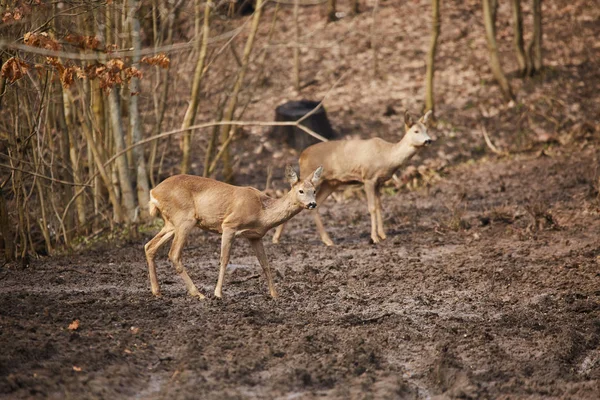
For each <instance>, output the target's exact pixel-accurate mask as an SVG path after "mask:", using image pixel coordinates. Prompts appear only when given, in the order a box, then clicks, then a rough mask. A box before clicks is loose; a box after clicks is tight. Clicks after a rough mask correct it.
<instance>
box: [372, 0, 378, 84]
mask: <svg viewBox="0 0 600 400" xmlns="http://www.w3.org/2000/svg"><path fill="white" fill-rule="evenodd" d="M378 11H379V0H375V5H374V6H373V14H372V21H371V51H372V52H373V76H374V77H376V76H377V75H378V70H379V62H378V60H377V38H376V34H375V30H376V26H377V12H378Z"/></svg>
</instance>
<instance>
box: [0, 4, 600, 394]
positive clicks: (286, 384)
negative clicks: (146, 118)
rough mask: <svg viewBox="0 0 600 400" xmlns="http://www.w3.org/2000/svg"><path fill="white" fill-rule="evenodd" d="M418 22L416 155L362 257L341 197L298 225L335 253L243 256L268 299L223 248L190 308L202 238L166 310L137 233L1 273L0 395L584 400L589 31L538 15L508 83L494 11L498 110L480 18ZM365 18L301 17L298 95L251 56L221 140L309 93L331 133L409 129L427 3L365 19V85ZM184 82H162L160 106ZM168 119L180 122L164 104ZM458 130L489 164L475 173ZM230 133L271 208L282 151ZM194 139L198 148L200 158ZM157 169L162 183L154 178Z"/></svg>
mask: <svg viewBox="0 0 600 400" xmlns="http://www.w3.org/2000/svg"><path fill="white" fill-rule="evenodd" d="M442 3H443V7H442V35H441V37H440V48H439V57H438V59H439V60H438V61H439V64H438V68H439V70H438V73H437V75H436V93H437V100H438V108H437V110H436V114H437V116H438V124H437V126H436V127H435V128H433V129H432V135H433V136H434V137H435V139H436V142H435V143H434V144H433V145H432V146H430V147H429V148H428V149H426V150H425V151H424V152H423V153H421V154H419V155H418V156H417V157H416V158H415V159H414V160H413V162H412V163H411V165H410V166H408V167H407V168H406V169H403V170H401V171H400V173H399V176H400V181H401V182H404V184H402V185H400V186H399V187H394V186H393V185H392V186H390V187H387V188H385V190H384V193H385V195H384V196H383V207H384V216H385V224H386V228H387V231H388V239H387V240H386V241H384V242H383V243H381V244H378V245H373V244H370V243H369V231H370V221H369V218H368V213H367V207H366V202H365V200H364V198H363V195H362V194H361V192H360V191H354V192H346V193H345V194H344V195H341V196H338V197H337V198H336V199H334V198H333V197H332V198H330V199H329V200H328V201H327V203H326V204H325V205H324V206H323V208H322V209H321V212H322V213H323V215H324V220H325V221H326V225H327V229H328V231H329V232H330V234H331V236H332V238H333V240H334V241H335V242H336V247H333V248H328V247H325V246H324V245H323V244H322V243H321V242H320V241H319V240H318V236H317V234H316V231H315V228H314V226H313V222H312V218H311V215H310V212H308V211H304V212H302V213H301V214H299V215H298V216H297V217H295V218H294V219H293V220H292V221H291V222H290V223H289V224H288V227H287V229H286V232H285V235H284V237H283V238H282V242H281V243H280V244H277V245H274V244H271V243H270V238H271V234H268V235H267V237H265V239H264V241H265V247H266V251H267V255H268V257H269V260H270V262H271V265H272V267H273V268H274V269H275V270H276V271H277V273H276V279H275V284H276V286H277V288H278V291H279V293H280V298H279V299H278V300H276V301H274V300H272V299H270V298H269V297H268V295H267V288H266V283H265V281H264V279H263V276H262V274H261V271H260V267H259V265H258V262H257V261H256V259H255V258H254V257H253V255H252V253H251V249H250V248H249V246H248V245H247V244H246V243H245V242H244V241H241V240H240V241H238V242H236V243H235V245H234V247H233V252H232V260H231V264H230V265H229V266H228V270H227V275H226V279H225V285H224V298H223V299H222V300H217V299H214V298H213V297H212V291H213V289H214V284H215V283H216V279H217V266H218V258H219V249H220V246H219V241H220V240H219V237H218V236H215V235H210V234H204V233H201V232H196V233H195V234H194V235H193V236H192V237H191V238H190V240H189V242H188V246H187V248H186V250H185V251H184V263H185V265H186V267H187V268H188V272H189V274H190V276H191V277H192V279H193V280H194V282H195V283H196V285H197V286H198V287H199V288H200V289H201V290H202V291H203V292H204V294H206V295H207V296H208V298H207V299H206V300H205V301H199V300H196V299H192V298H189V297H188V296H187V295H186V293H185V289H184V286H183V284H182V282H180V280H179V278H178V276H177V274H176V273H175V271H174V268H173V267H172V266H171V265H170V263H169V262H168V260H167V256H166V253H167V251H168V249H167V247H168V246H165V248H163V249H161V251H160V253H159V258H158V277H159V282H160V283H161V289H162V293H163V295H162V297H160V298H154V297H153V296H152V295H151V292H150V288H149V280H148V276H147V266H146V262H145V259H144V255H143V244H144V243H145V242H146V241H147V240H149V238H151V237H152V235H153V234H154V233H156V231H157V229H156V226H152V227H149V228H148V229H147V230H145V231H144V232H143V233H142V237H141V238H139V239H137V240H132V241H128V242H117V243H115V242H110V243H103V242H101V243H97V244H96V245H94V246H92V247H91V248H89V249H86V250H84V251H81V252H78V253H75V254H68V255H58V256H55V257H52V258H42V259H37V260H32V261H31V263H30V264H29V265H28V266H25V267H24V266H14V265H5V266H4V267H2V269H0V397H2V398H55V399H63V398H76V399H80V398H110V397H112V398H139V399H154V398H161V399H162V398H164V399H171V398H190V399H191V398H211V399H219V398H222V399H230V398H286V399H311V398H318V397H322V398H336V399H347V398H390V399H392V398H406V399H413V398H414V399H428V398H434V397H436V396H439V398H472V399H482V398H489V399H498V398H511V399H514V398H528V399H548V398H561V399H563V398H573V399H598V398H600V241H599V240H598V233H599V232H600V201H599V193H598V191H599V189H600V187H599V186H600V181H599V177H600V170H599V169H598V165H599V161H600V160H599V157H600V138H599V136H598V132H599V125H598V123H599V121H598V110H599V109H600V95H599V93H600V60H599V59H598V40H597V38H598V37H599V35H600V27H599V26H598V24H597V21H598V17H599V16H600V10H599V9H598V8H597V7H593V4H592V3H593V2H589V1H584V0H577V1H575V2H573V1H562V0H561V1H556V2H552V4H550V2H544V3H543V4H544V12H545V14H544V15H545V20H544V21H545V29H544V33H545V39H544V40H545V41H544V48H545V62H546V69H545V71H544V73H543V74H541V75H539V76H537V77H534V78H530V79H521V78H518V77H516V74H515V72H514V65H515V63H514V56H513V53H512V49H511V37H510V35H511V30H510V24H509V23H508V22H507V21H509V16H510V7H509V5H508V3H506V4H505V3H501V5H500V10H499V28H498V36H499V41H500V50H501V56H502V60H503V62H504V64H505V68H506V69H507V72H508V73H509V76H510V77H511V83H512V84H513V89H514V91H515V92H516V93H517V94H518V98H517V100H516V101H515V102H512V103H509V104H506V103H505V102H503V101H502V99H501V97H500V94H499V92H498V89H497V87H496V86H495V85H494V84H493V83H492V82H491V76H490V72H489V67H488V61H487V52H486V46H485V40H484V36H483V26H482V23H481V11H480V2H478V1H465V2H456V3H457V4H450V5H448V4H449V3H447V2H442ZM340 6H342V5H340ZM524 6H526V5H524ZM370 7H371V6H370V5H369V6H365V7H364V10H363V11H364V12H363V13H362V14H360V15H358V16H357V17H354V18H351V17H346V18H344V19H342V20H341V21H339V22H336V23H335V24H328V25H325V24H323V23H322V19H323V16H322V15H319V13H318V12H314V11H311V10H314V9H313V8H303V9H302V13H301V24H302V26H303V27H311V29H306V32H304V33H303V35H305V39H306V40H307V41H308V40H309V39H310V40H312V41H311V46H313V47H310V46H307V48H305V49H303V52H302V60H303V64H302V65H303V67H302V80H303V82H305V83H306V84H307V86H306V87H305V88H304V89H303V91H302V94H301V95H300V94H298V93H295V92H294V90H293V89H291V88H290V87H289V86H290V85H289V72H290V71H291V66H289V65H287V64H285V62H284V61H285V60H288V59H290V60H291V56H290V54H288V53H289V52H290V49H288V48H286V47H283V46H281V47H277V46H274V47H273V48H272V49H271V52H270V53H269V55H268V57H267V62H268V65H270V68H269V71H268V74H267V77H266V78H265V80H264V82H263V83H264V86H263V87H261V88H259V89H257V90H256V91H255V92H253V95H255V96H257V98H258V99H259V101H254V102H252V103H250V106H249V107H248V111H247V115H246V117H245V118H244V119H246V120H252V119H261V120H264V119H265V118H266V119H268V118H269V116H270V115H272V114H273V109H274V108H275V107H276V106H277V105H278V104H281V103H282V102H284V101H286V100H289V99H297V98H301V97H307V98H310V99H320V98H322V97H323V96H325V95H326V94H328V97H327V99H326V101H325V106H326V108H327V112H328V115H329V118H330V119H331V121H332V124H333V126H334V128H336V129H337V130H338V131H339V132H340V133H342V134H344V135H346V136H359V137H370V136H380V137H383V138H385V139H387V140H397V138H398V137H399V136H398V133H399V130H400V127H401V126H402V113H403V110H404V109H409V110H411V111H413V113H414V114H416V113H417V112H418V111H419V109H420V107H422V101H421V99H422V98H423V93H422V88H423V76H424V66H425V63H424V59H425V54H426V51H427V43H428V40H429V37H428V29H429V24H428V18H429V12H430V8H429V7H430V2H429V1H425V0H419V1H411V2H404V1H395V0H394V1H392V0H390V1H382V4H381V8H380V11H379V13H380V14H379V15H380V19H379V21H380V22H379V24H378V32H379V36H378V39H380V41H379V42H378V49H379V56H380V59H379V61H380V62H379V70H380V75H379V76H378V77H376V78H374V77H373V74H372V71H371V69H370V66H371V65H372V61H371V58H370V57H371V56H372V49H371V48H370V44H369V43H370V42H369V36H368V32H370V25H371V19H370V18H371V8H370ZM525 11H526V14H525V15H526V17H527V16H528V15H529V14H528V9H527V8H526V9H525ZM272 13H273V8H268V9H267V10H266V12H265V20H270V17H271V16H272ZM282 13H283V14H282V16H280V19H281V24H282V25H281V26H280V29H278V30H277V35H280V36H276V37H275V39H276V41H278V42H281V43H285V42H289V40H290V37H291V35H292V34H293V32H292V31H293V30H292V29H291V27H292V24H291V22H290V21H291V20H290V15H291V8H283V9H282ZM400 17H402V18H400ZM318 21H321V22H318ZM312 28H314V29H312ZM526 28H527V24H526ZM261 29H262V30H264V31H266V30H267V29H268V25H267V24H265V25H264V26H263V27H262V28H261ZM259 36H260V37H262V38H264V37H265V36H266V34H265V32H261V33H260V35H259ZM332 41H337V42H336V43H337V44H336V45H334V46H332V47H331V48H327V49H325V48H324V47H322V46H321V45H322V44H323V43H331V42H332ZM240 43H243V42H240ZM177 62H178V60H174V64H176V63H177ZM189 64H190V65H193V63H189ZM510 65H512V66H513V68H510ZM219 67H220V66H219ZM216 70H217V71H223V74H225V73H226V71H227V66H225V65H224V66H223V69H219V68H217V69H216ZM253 73H256V71H252V70H251V71H250V76H252V74H253ZM344 73H345V75H344V76H345V78H344V79H342V80H341V81H340V82H339V84H338V86H336V87H335V88H333V89H332V84H333V82H335V81H336V80H337V78H339V77H340V76H342V74H344ZM188 75H189V76H191V74H188ZM188 75H186V74H180V76H179V77H178V79H179V80H180V81H179V83H177V85H179V86H178V87H179V89H180V90H182V93H183V89H181V88H185V89H186V90H187V88H188V87H189V85H188V84H187V82H186V81H185V80H186V79H189V76H188ZM206 90H207V91H208V92H209V96H207V98H206V99H205V100H204V103H203V104H202V105H201V107H200V108H201V112H200V115H199V116H198V119H197V120H202V121H204V120H210V119H211V118H212V114H211V112H214V108H215V104H214V103H215V102H216V95H214V93H213V95H210V93H211V91H214V92H215V93H216V92H217V91H218V90H217V89H215V88H212V87H211V86H210V85H207V88H206ZM219 90H220V89H219ZM211 96H212V97H211ZM171 97H172V99H170V101H172V104H170V107H172V109H173V110H179V112H180V113H183V111H184V110H185V105H184V103H185V102H184V100H183V99H185V98H186V96H185V95H182V96H171ZM141 98H142V103H143V101H149V99H150V97H149V96H148V97H144V94H142V95H141ZM144 99H145V100H144ZM265 116H266V117H265ZM180 117H181V116H177V115H174V116H173V117H172V118H173V119H174V120H179V119H180ZM169 118H171V117H169ZM482 127H486V128H487V131H488V132H489V134H490V136H491V138H492V140H493V141H494V143H496V145H497V146H498V147H499V148H500V149H502V150H503V151H508V152H510V154H509V155H505V156H496V155H493V154H491V153H490V152H489V150H488V149H487V147H486V145H485V143H484V141H483V138H482V136H481V130H482ZM148 131H149V129H148ZM242 135H243V140H238V141H237V142H236V144H235V145H234V148H233V150H234V152H233V153H234V154H235V157H237V160H238V161H239V163H238V166H237V172H238V174H237V175H236V179H237V182H238V183H240V184H251V185H255V186H257V187H259V188H264V184H265V181H266V180H267V179H266V176H267V167H268V166H272V167H274V168H273V186H274V188H275V189H279V190H283V189H285V187H284V186H283V183H282V180H283V179H282V177H283V166H284V165H285V164H286V163H288V162H292V163H293V162H295V160H297V157H298V153H297V152H295V151H293V150H291V149H287V148H285V147H282V146H279V145H278V144H277V143H275V142H273V141H272V140H271V139H269V137H268V132H267V130H265V129H262V128H261V129H258V128H247V129H244V130H243V131H242ZM194 140H195V141H196V142H195V147H194V148H198V149H202V148H204V145H205V141H206V137H205V136H200V135H197V136H195V139H194ZM167 146H168V142H167ZM172 147H173V149H174V150H172V151H171V153H170V152H167V161H166V164H165V169H164V171H163V176H162V177H164V176H168V175H169V174H170V173H172V172H176V170H177V168H176V166H177V165H178V158H177V157H178V154H177V149H176V146H172ZM201 160H202V155H201V154H198V155H197V159H196V160H195V163H194V164H193V170H194V172H195V173H199V172H201V168H202V164H201ZM75 320H77V321H78V323H74V321H75Z"/></svg>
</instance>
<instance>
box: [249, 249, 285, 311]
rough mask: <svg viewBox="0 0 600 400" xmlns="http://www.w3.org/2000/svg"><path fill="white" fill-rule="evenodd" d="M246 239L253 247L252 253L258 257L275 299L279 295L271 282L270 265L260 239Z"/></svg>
mask: <svg viewBox="0 0 600 400" xmlns="http://www.w3.org/2000/svg"><path fill="white" fill-rule="evenodd" d="M248 241H250V244H251V245H252V248H253V249H254V253H255V254H256V258H258V262H259V263H260V266H261V267H262V269H263V271H264V272H265V276H266V277H267V284H268V285H269V292H270V293H271V297H272V298H274V299H276V298H277V297H279V295H278V294H277V290H275V285H274V284H273V274H272V273H271V267H270V266H269V261H268V260H267V255H266V254H265V248H264V247H263V243H262V239H248Z"/></svg>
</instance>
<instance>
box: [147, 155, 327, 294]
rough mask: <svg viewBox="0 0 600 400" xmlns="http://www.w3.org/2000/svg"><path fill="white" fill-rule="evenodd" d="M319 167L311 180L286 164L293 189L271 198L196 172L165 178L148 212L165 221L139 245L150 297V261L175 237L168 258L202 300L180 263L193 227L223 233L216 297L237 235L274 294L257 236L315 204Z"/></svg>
mask: <svg viewBox="0 0 600 400" xmlns="http://www.w3.org/2000/svg"><path fill="white" fill-rule="evenodd" d="M322 170H323V168H321V167H318V168H317V169H316V170H315V171H314V172H313V174H312V176H311V178H310V179H305V180H303V181H299V180H298V176H297V175H296V173H295V172H294V170H293V169H292V168H291V167H290V166H288V167H287V168H286V171H285V174H286V178H287V180H288V182H289V183H290V185H291V186H292V189H291V190H290V192H289V193H288V194H286V195H285V196H284V197H282V198H280V199H273V198H271V197H269V196H267V195H265V194H264V193H262V192H260V191H259V190H257V189H254V188H251V187H239V186H232V185H228V184H226V183H223V182H218V181H215V180H213V179H208V178H201V177H199V176H192V175H175V176H172V177H170V178H167V179H165V180H164V181H163V182H161V183H160V184H159V185H158V186H156V187H155V188H154V189H152V190H151V191H150V202H149V207H150V214H151V215H152V216H156V215H157V214H158V212H160V214H161V216H162V218H163V219H164V221H165V226H164V227H163V228H162V230H161V231H160V232H159V233H158V234H157V235H156V236H155V237H154V238H153V239H152V240H150V241H149V242H148V243H146V245H145V246H144V249H145V251H146V260H147V261H148V270H149V273H150V285H151V286H152V293H153V294H154V295H155V296H159V295H160V288H159V286H158V281H157V279H156V264H155V263H154V258H155V256H156V252H157V251H158V249H159V248H160V247H161V246H162V245H163V244H165V243H166V242H167V241H168V240H169V239H171V238H173V237H174V239H173V244H172V245H171V250H170V251H169V258H170V259H171V261H172V262H173V265H174V266H175V270H176V271H177V273H178V274H179V275H181V277H182V278H183V282H184V283H185V286H186V288H187V290H188V293H189V294H190V295H192V296H195V297H198V298H200V299H203V298H204V296H203V295H202V294H201V293H200V292H199V291H198V289H197V288H196V286H195V285H194V283H193V282H192V280H191V279H190V277H189V276H188V274H187V272H186V270H185V268H184V267H183V264H182V262H181V252H182V249H183V246H184V244H185V240H186V237H187V235H188V234H189V233H190V231H191V230H192V228H194V226H196V225H197V226H199V227H200V228H201V229H203V230H205V231H210V232H215V233H220V234H222V240H221V259H220V270H219V279H218V281H217V286H216V287H215V297H219V298H220V297H222V295H223V293H222V288H223V279H224V277H225V268H226V267H227V263H228V262H229V254H230V251H231V245H232V243H233V241H234V239H235V238H236V237H237V236H242V237H245V238H246V239H248V241H249V242H250V244H251V245H252V248H253V249H254V252H255V253H256V257H257V258H258V261H259V263H260V265H261V267H262V268H263V270H264V272H265V275H266V278H267V283H268V285H269V291H270V293H271V296H272V297H273V298H275V297H277V291H276V290H275V286H274V285H273V277H272V275H271V269H270V267H269V263H268V261H267V256H266V254H265V249H264V247H263V244H262V240H261V239H262V237H263V236H264V235H265V233H267V231H268V230H269V229H271V228H273V227H275V226H277V225H279V224H281V223H282V222H285V221H287V220H289V219H290V218H292V217H293V216H294V215H296V214H298V213H299V212H300V211H302V210H303V209H305V208H308V209H314V208H316V207H317V203H316V202H315V187H316V186H317V184H318V182H319V178H320V176H321V171H322Z"/></svg>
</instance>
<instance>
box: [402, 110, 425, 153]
mask: <svg viewBox="0 0 600 400" xmlns="http://www.w3.org/2000/svg"><path fill="white" fill-rule="evenodd" d="M431 114H432V112H431V110H429V111H427V113H425V115H423V116H422V117H421V118H420V119H419V120H418V121H417V122H414V121H413V118H412V116H411V115H410V114H409V113H408V111H406V112H405V113H404V129H405V131H406V133H405V134H404V138H403V139H402V140H403V141H404V140H408V142H409V144H410V145H411V146H413V147H423V146H427V145H429V144H431V142H432V140H431V137H430V136H429V135H428V134H427V126H428V122H429V118H430V117H431Z"/></svg>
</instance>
